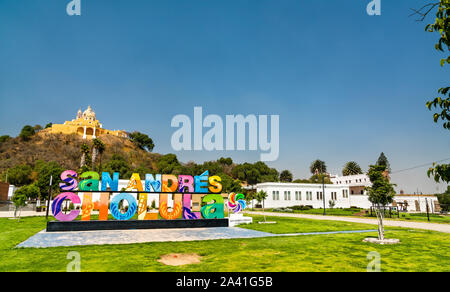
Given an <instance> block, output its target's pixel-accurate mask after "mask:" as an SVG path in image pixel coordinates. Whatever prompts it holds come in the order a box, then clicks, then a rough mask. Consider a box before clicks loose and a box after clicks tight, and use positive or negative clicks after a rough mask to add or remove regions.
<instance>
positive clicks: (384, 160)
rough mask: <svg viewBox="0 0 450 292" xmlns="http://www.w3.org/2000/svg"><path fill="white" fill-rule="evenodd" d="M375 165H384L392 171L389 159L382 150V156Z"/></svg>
mask: <svg viewBox="0 0 450 292" xmlns="http://www.w3.org/2000/svg"><path fill="white" fill-rule="evenodd" d="M375 165H379V166H384V167H385V170H387V171H388V172H391V166H390V165H389V161H388V159H387V158H386V155H384V153H383V152H381V154H380V157H378V160H377V163H376V164H375Z"/></svg>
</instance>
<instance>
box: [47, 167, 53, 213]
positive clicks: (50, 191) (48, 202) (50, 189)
mask: <svg viewBox="0 0 450 292" xmlns="http://www.w3.org/2000/svg"><path fill="white" fill-rule="evenodd" d="M52 183H53V175H51V176H50V184H49V187H48V199H47V210H45V220H48V210H49V209H50V200H51V199H52Z"/></svg>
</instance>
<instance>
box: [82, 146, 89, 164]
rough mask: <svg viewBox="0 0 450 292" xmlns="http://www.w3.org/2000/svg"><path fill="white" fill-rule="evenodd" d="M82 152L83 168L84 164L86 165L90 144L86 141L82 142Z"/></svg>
mask: <svg viewBox="0 0 450 292" xmlns="http://www.w3.org/2000/svg"><path fill="white" fill-rule="evenodd" d="M80 152H81V163H80V167H81V168H83V166H85V165H86V155H87V154H88V153H89V146H88V145H87V144H86V143H83V144H81V147H80Z"/></svg>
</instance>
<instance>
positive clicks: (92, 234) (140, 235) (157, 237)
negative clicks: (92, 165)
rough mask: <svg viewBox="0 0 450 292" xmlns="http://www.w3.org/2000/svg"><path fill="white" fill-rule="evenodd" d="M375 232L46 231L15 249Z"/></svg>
mask: <svg viewBox="0 0 450 292" xmlns="http://www.w3.org/2000/svg"><path fill="white" fill-rule="evenodd" d="M367 232H376V230H352V231H333V232H309V233H290V234H272V233H267V232H262V231H256V230H250V229H244V228H238V227H213V228H190V229H187V228H183V229H181V228H180V229H141V230H104V231H74V232H46V231H45V230H43V231H41V232H39V233H37V234H35V235H33V236H32V237H30V238H28V239H27V240H26V241H24V242H22V243H20V244H19V245H18V246H17V247H35V248H36V247H39V248H45V247H57V246H80V245H103V244H131V243H145V242H175V241H196V240H216V239H233V238H260V237H277V236H299V235H321V234H339V233H367Z"/></svg>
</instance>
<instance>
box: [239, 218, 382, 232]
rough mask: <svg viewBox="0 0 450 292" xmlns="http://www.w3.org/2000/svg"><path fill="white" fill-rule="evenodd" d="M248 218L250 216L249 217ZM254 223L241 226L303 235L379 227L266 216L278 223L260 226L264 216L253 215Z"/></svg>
mask: <svg viewBox="0 0 450 292" xmlns="http://www.w3.org/2000/svg"><path fill="white" fill-rule="evenodd" d="M247 216H248V215H247ZM251 217H253V223H252V224H248V225H240V226H239V227H241V228H247V229H253V230H258V231H264V232H270V233H275V234H283V233H303V232H324V231H339V230H376V229H377V226H376V225H373V224H355V223H351V222H339V221H328V220H326V221H323V220H314V219H303V218H302V219H298V218H289V217H271V216H266V220H267V221H272V222H277V223H275V224H259V223H258V222H260V221H264V217H263V216H256V215H251Z"/></svg>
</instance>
